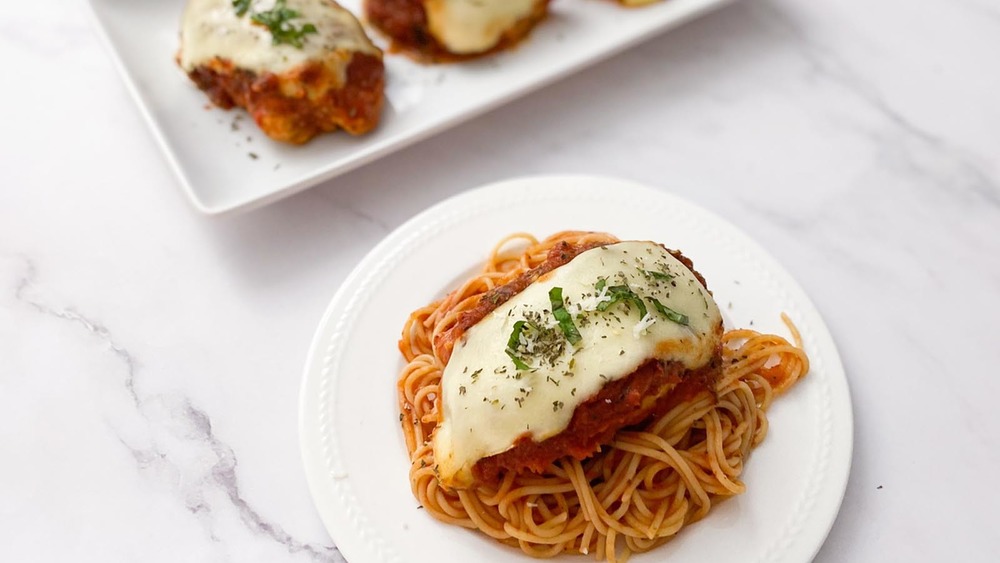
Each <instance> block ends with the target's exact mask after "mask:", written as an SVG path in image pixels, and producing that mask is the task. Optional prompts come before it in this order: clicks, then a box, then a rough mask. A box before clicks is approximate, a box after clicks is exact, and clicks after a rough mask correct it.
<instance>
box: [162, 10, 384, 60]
mask: <svg viewBox="0 0 1000 563" xmlns="http://www.w3.org/2000/svg"><path fill="white" fill-rule="evenodd" d="M274 5H275V0H253V1H251V3H250V6H251V7H250V10H249V11H248V12H247V13H246V14H244V15H243V16H238V15H236V10H235V8H234V7H233V3H232V0H189V2H188V4H187V7H186V8H185V10H184V16H183V18H182V20H181V50H180V54H179V56H178V62H179V63H180V66H181V68H183V69H184V70H185V71H186V72H190V71H192V70H194V69H195V68H197V67H199V66H201V65H204V64H207V63H208V62H210V61H212V60H213V59H216V58H218V59H224V60H229V61H231V62H232V63H233V65H234V66H235V67H236V68H240V69H244V70H249V71H253V72H255V73H263V72H271V73H274V74H280V73H283V72H286V71H288V70H290V69H293V68H295V67H297V66H300V65H302V64H304V63H306V62H308V61H317V60H318V61H323V62H324V63H326V64H328V65H333V66H336V67H338V68H337V70H339V71H340V73H341V77H342V78H343V75H344V72H345V69H346V66H347V64H348V63H349V62H350V59H351V55H352V54H353V53H355V52H362V53H368V54H371V55H374V56H381V53H380V51H379V50H378V49H377V48H376V47H375V46H374V45H373V44H372V42H371V41H370V40H369V39H368V37H367V36H366V35H365V32H364V30H363V29H362V28H361V24H359V23H358V21H357V19H355V17H354V16H353V15H352V14H351V13H350V12H349V11H347V10H345V9H344V8H342V7H340V6H339V5H338V4H336V3H335V2H332V1H330V0H287V1H286V3H285V6H286V7H287V8H288V9H291V10H295V11H296V12H298V13H299V17H297V18H294V19H292V20H290V21H289V23H291V24H292V25H294V26H295V27H297V28H301V27H302V26H304V25H305V24H312V25H314V26H315V27H316V33H310V34H306V35H304V36H303V45H302V47H301V48H298V47H295V46H293V45H288V44H280V45H274V44H273V42H272V37H271V32H270V31H268V29H267V28H266V27H264V26H263V25H259V24H256V23H254V22H253V21H252V20H251V15H252V14H253V13H259V12H262V11H267V10H270V9H271V8H273V7H274Z"/></svg>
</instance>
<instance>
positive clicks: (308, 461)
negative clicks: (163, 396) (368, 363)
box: [299, 174, 854, 562]
mask: <svg viewBox="0 0 1000 563" xmlns="http://www.w3.org/2000/svg"><path fill="white" fill-rule="evenodd" d="M581 181H582V182H590V183H601V184H612V185H615V186H620V187H623V188H627V189H633V190H638V191H644V192H646V193H647V194H648V195H650V196H652V197H657V198H662V199H664V200H665V201H668V202H670V203H672V204H680V205H682V206H687V207H689V208H692V209H695V210H697V211H699V212H701V213H703V214H704V216H705V217H706V218H709V219H711V220H714V221H718V225H722V226H724V227H726V228H728V229H730V230H731V233H732V234H735V235H739V237H740V241H739V242H740V243H741V244H743V245H745V246H746V248H748V249H750V250H751V251H752V252H753V257H754V258H755V259H757V260H759V261H763V262H764V264H763V265H764V266H766V268H765V269H766V270H767V271H768V273H769V274H771V275H777V276H778V277H779V278H781V279H780V280H779V282H778V283H779V285H780V289H781V290H782V291H789V292H791V293H792V294H794V302H795V303H796V305H798V306H799V307H800V309H801V311H802V312H803V314H806V315H808V316H809V317H811V318H810V321H811V320H812V319H815V320H816V321H817V323H810V325H809V327H808V328H809V331H811V333H812V335H813V337H814V341H816V344H815V345H816V346H820V344H822V346H823V349H824V351H827V350H828V351H829V352H830V353H829V354H828V355H824V357H823V359H824V360H825V364H824V366H823V371H824V373H826V374H827V375H828V376H829V377H827V378H825V379H824V380H826V381H827V383H828V387H829V389H827V391H828V392H827V394H826V398H827V400H830V401H833V399H829V397H830V396H831V395H833V396H834V399H835V400H836V401H835V402H836V403H837V404H834V405H831V407H830V408H829V409H827V410H826V414H827V416H828V418H829V416H830V415H831V413H834V414H836V415H837V416H838V417H839V418H838V420H836V421H835V422H836V424H834V423H833V422H827V424H828V425H829V426H830V434H831V438H830V445H829V447H828V448H827V450H826V454H827V457H833V456H830V455H829V454H830V453H831V452H832V453H836V454H837V455H836V457H834V459H832V460H831V463H829V464H828V465H827V466H826V468H825V471H824V472H823V475H824V476H827V475H828V476H829V478H828V479H827V480H826V482H827V483H828V484H829V483H833V484H834V485H835V490H834V491H833V493H832V494H831V492H830V489H826V490H823V491H820V490H818V489H815V487H814V488H813V490H811V493H812V494H811V495H810V496H812V497H816V496H818V495H820V494H822V495H823V496H824V498H825V507H826V511H824V512H823V513H822V514H821V515H820V516H819V518H820V521H819V522H814V523H813V525H812V526H811V527H810V532H809V533H808V534H807V535H808V536H809V537H808V538H807V539H806V540H802V539H801V535H806V534H802V532H803V530H801V529H796V530H794V531H795V532H797V533H799V534H800V535H798V536H796V537H797V538H798V539H797V540H796V541H791V543H793V544H799V545H800V546H802V545H803V544H805V547H804V550H803V549H800V550H799V551H800V554H801V555H803V556H804V558H803V559H802V560H803V561H809V560H811V559H812V558H813V557H815V555H816V554H817V553H818V552H819V550H820V548H821V547H822V545H823V544H824V542H825V540H826V538H827V536H828V535H829V533H830V530H831V529H832V527H833V525H834V523H835V521H836V518H837V515H838V513H839V510H840V507H841V505H842V503H843V499H844V496H845V494H846V490H847V485H848V480H849V476H850V471H851V466H852V460H853V447H854V437H853V433H854V417H853V405H852V401H851V395H850V386H849V381H848V379H847V376H846V372H845V370H844V367H843V362H842V360H841V357H840V352H839V350H838V348H837V346H836V343H835V341H834V339H833V336H832V334H830V331H829V328H828V327H827V326H826V323H825V321H824V320H823V317H822V316H821V315H820V313H819V311H818V309H817V308H816V306H815V304H814V303H813V302H812V300H811V299H810V298H809V296H808V294H806V292H805V290H804V289H803V288H802V287H801V286H800V285H799V284H798V282H797V281H796V280H795V279H794V278H793V277H792V276H791V274H790V273H789V272H788V271H787V270H786V269H785V268H784V267H783V266H782V265H781V264H780V263H779V262H778V261H777V260H776V259H775V258H774V257H773V256H772V255H771V254H770V253H768V252H767V250H766V249H764V248H763V247H762V246H761V245H760V244H758V243H757V242H756V241H755V240H754V239H753V238H751V237H750V236H748V235H747V234H746V233H745V232H743V231H742V230H741V229H740V228H739V227H737V226H736V225H734V224H733V223H731V222H729V221H728V220H726V219H724V218H723V217H721V216H719V215H717V214H715V213H713V212H712V211H709V210H708V209H705V208H704V207H702V206H700V205H698V204H696V203H693V202H691V201H690V200H687V199H685V198H682V197H680V196H678V195H676V194H672V193H670V192H667V191H663V190H658V189H654V188H651V187H649V186H647V185H644V184H641V183H637V182H632V181H628V180H622V179H618V178H612V177H607V176H595V175H579V174H553V175H539V176H522V177H516V178H511V179H507V180H502V181H498V182H492V183H489V184H486V185H483V186H480V187H478V188H474V189H472V190H468V191H465V192H462V193H459V194H457V195H455V196H452V197H450V198H447V199H445V200H443V201H441V202H439V203H437V204H435V205H432V206H430V207H428V208H427V209H425V210H424V211H422V212H420V213H418V214H417V215H415V216H414V217H412V218H411V219H409V220H408V221H406V222H404V223H403V224H402V225H400V226H399V227H397V228H396V229H395V230H393V231H392V232H391V233H390V234H389V235H387V236H386V237H384V238H383V239H382V240H381V241H380V242H379V243H378V244H377V245H376V246H375V247H373V248H372V249H371V250H370V251H369V252H368V253H367V254H366V256H365V257H364V258H363V259H362V260H361V261H360V262H359V263H358V264H357V266H356V267H355V268H354V269H353V270H352V271H351V273H350V274H349V275H348V276H347V277H346V278H345V280H344V282H343V283H342V284H341V285H340V287H339V288H338V289H337V291H336V292H335V294H334V296H333V298H332V299H331V300H330V302H329V304H328V305H327V307H326V309H325V311H324V313H323V316H322V318H321V320H320V322H319V325H318V327H317V329H316V331H315V333H314V335H313V338H312V341H311V343H310V347H309V352H308V354H307V356H306V362H305V366H304V372H303V376H302V382H301V387H300V396H299V438H300V453H301V455H302V460H303V466H304V469H305V472H306V477H307V482H308V485H309V489H310V493H311V496H312V498H313V502H314V505H315V506H316V509H317V512H318V513H319V515H320V518H321V520H322V521H323V524H324V527H325V528H326V530H327V532H328V533H329V534H330V536H331V538H333V539H334V541H335V543H336V545H337V547H338V549H342V544H343V545H347V546H348V549H347V552H349V553H350V554H351V557H352V559H348V560H349V561H352V562H354V561H368V560H371V559H370V558H369V557H362V552H363V550H362V548H361V547H360V546H358V545H357V544H358V543H359V542H360V541H370V539H364V540H359V541H358V542H356V541H355V538H354V537H352V536H350V535H348V534H347V533H346V531H341V532H339V533H338V532H335V531H334V530H335V529H337V528H338V526H337V524H342V523H343V518H341V517H339V516H336V515H335V514H334V513H340V512H357V511H358V509H357V507H356V506H353V507H352V506H346V507H344V509H343V510H340V509H336V508H330V509H324V506H323V503H322V502H321V498H322V497H330V496H331V494H332V491H331V490H329V487H330V479H331V478H332V479H333V480H334V482H336V481H340V480H344V481H348V480H349V479H348V478H347V475H346V473H345V474H344V475H337V474H336V471H333V472H332V473H331V472H327V471H325V470H321V469H320V468H321V467H322V466H324V465H326V464H327V463H329V461H330V458H329V457H327V458H325V459H324V458H322V457H321V456H320V455H319V453H318V449H317V448H316V447H315V446H316V443H313V442H312V439H313V438H314V437H315V436H316V435H318V434H319V433H320V432H319V427H318V425H315V424H314V423H315V414H316V412H317V411H316V409H315V408H313V407H316V406H317V404H316V403H317V401H322V398H321V397H320V396H319V395H317V394H315V393H314V391H315V390H316V388H315V384H314V383H315V380H316V379H317V378H321V377H322V376H323V375H324V374H323V372H324V371H325V370H324V369H322V368H323V366H325V365H327V364H328V362H329V361H330V356H325V357H324V355H323V354H324V349H326V348H328V347H329V342H328V340H329V337H330V336H331V334H329V333H336V332H337V331H336V330H333V329H334V328H335V325H336V324H340V323H343V322H344V317H346V316H348V313H349V312H350V310H351V308H350V305H351V303H350V302H349V301H350V300H351V299H352V298H356V296H357V295H356V294H357V291H358V290H360V289H364V287H363V286H357V283H358V282H359V281H360V280H361V278H363V277H365V276H367V275H371V274H372V269H373V268H374V267H375V266H377V265H378V263H379V262H380V261H384V260H385V259H386V258H387V256H386V254H387V253H388V254H391V253H392V248H393V247H394V246H397V245H398V243H399V242H400V240H404V239H406V238H408V237H410V236H416V235H415V234H414V233H419V231H420V230H422V229H429V228H431V227H432V226H433V225H434V218H435V217H441V216H442V215H443V214H442V211H446V210H448V209H452V208H461V207H462V206H463V205H467V204H468V203H470V202H474V201H475V200H476V199H478V198H481V197H484V195H485V194H488V193H489V192H492V191H503V190H505V189H506V190H509V189H511V187H512V186H522V185H532V184H540V185H544V184H559V183H569V182H581ZM713 226H714V225H713ZM790 299H791V297H790ZM338 311H339V318H334V317H335V315H338ZM334 321H339V323H335V322H334ZM317 366H319V367H320V368H321V369H317ZM329 379H335V377H332V378H326V379H325V381H329ZM322 381H324V379H321V380H320V382H322ZM325 392H326V390H325V389H324V390H323V391H322V392H321V393H320V395H322V394H323V393H325ZM321 416H322V413H321ZM325 453H326V454H327V455H328V456H329V452H325ZM824 463H826V462H824ZM816 486H817V487H818V485H816ZM335 487H336V485H335ZM341 498H342V499H345V500H346V498H345V497H341ZM803 502H805V501H803ZM815 510H816V508H815V507H813V508H812V509H811V511H808V510H807V511H805V512H804V513H803V512H802V511H801V510H799V511H798V512H799V513H801V514H802V516H800V517H799V518H798V520H799V521H801V520H804V519H805V518H806V517H808V516H809V515H810V514H811V513H812V512H815ZM357 517H358V516H357V515H356V514H355V515H354V516H350V517H349V520H351V521H354V522H355V523H356V518H357ZM813 518H816V517H815V516H813ZM335 520H336V522H335ZM800 523H801V522H800ZM794 527H795V526H790V528H794ZM355 531H357V530H355ZM791 533H792V530H786V531H784V532H783V537H782V538H778V539H776V540H775V542H774V543H775V544H777V543H779V541H778V540H785V541H784V543H786V544H787V543H789V541H790V540H787V537H789V536H790V535H791ZM360 535H365V534H360ZM335 536H339V537H335ZM338 539H339V540H340V541H339V542H338V541H337V540H338ZM376 541H378V540H376ZM369 547H370V546H369ZM375 547H376V552H378V553H379V555H378V557H377V559H376V560H377V561H396V560H399V559H398V556H395V557H394V556H393V555H392V551H391V550H389V551H384V550H383V549H382V548H381V547H380V546H378V545H375ZM774 549H784V548H782V547H778V548H775V547H774V546H772V547H770V548H768V550H766V551H773V550H774ZM342 553H344V556H345V557H347V553H345V552H343V550H342ZM364 553H366V554H369V555H370V554H371V550H370V549H369V550H365V551H364ZM765 554H766V553H765ZM354 557H356V558H357V559H353V558H354ZM794 560H795V561H798V559H794Z"/></svg>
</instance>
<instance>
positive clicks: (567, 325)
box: [549, 287, 580, 344]
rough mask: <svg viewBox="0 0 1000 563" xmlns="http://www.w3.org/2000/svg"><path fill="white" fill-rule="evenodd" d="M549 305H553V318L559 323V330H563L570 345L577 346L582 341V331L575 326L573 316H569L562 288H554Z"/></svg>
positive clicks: (550, 293) (551, 291)
mask: <svg viewBox="0 0 1000 563" xmlns="http://www.w3.org/2000/svg"><path fill="white" fill-rule="evenodd" d="M549 303H551V304H552V316H554V317H555V318H556V320H557V321H559V328H560V329H562V332H563V335H564V336H565V337H566V340H568V341H569V343H570V344H576V343H577V342H579V341H580V331H579V330H577V329H576V325H575V324H573V315H570V314H569V311H567V310H566V306H565V304H563V297H562V288H561V287H553V288H552V289H550V290H549Z"/></svg>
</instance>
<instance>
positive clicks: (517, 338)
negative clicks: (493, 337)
mask: <svg viewBox="0 0 1000 563" xmlns="http://www.w3.org/2000/svg"><path fill="white" fill-rule="evenodd" d="M527 324H528V323H527V322H525V321H517V322H516V323H514V330H512V331H511V333H510V338H509V339H508V340H507V349H506V350H505V351H506V352H507V355H508V356H510V359H511V360H512V361H513V362H514V367H516V368H517V369H530V368H529V367H528V364H526V363H524V360H522V359H521V358H519V357H518V356H517V345H518V344H519V343H520V342H521V332H523V331H524V327H525V326H527Z"/></svg>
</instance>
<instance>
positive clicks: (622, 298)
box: [595, 279, 646, 319]
mask: <svg viewBox="0 0 1000 563" xmlns="http://www.w3.org/2000/svg"><path fill="white" fill-rule="evenodd" d="M597 286H600V287H597ZM597 286H595V287H597V290H598V291H600V290H601V289H603V288H604V280H603V279H602V280H600V281H598V282H597ZM608 295H609V296H610V297H611V300H610V301H603V302H602V303H601V304H600V305H598V306H597V310H598V311H607V310H608V309H609V308H610V307H611V306H612V305H614V304H616V303H619V302H625V303H628V304H632V305H635V308H636V309H638V310H639V318H640V319H641V318H643V317H645V316H646V304H645V303H643V302H642V298H640V297H639V296H638V295H636V294H635V292H634V291H632V289H631V288H629V286H627V285H613V286H611V287H609V288H608Z"/></svg>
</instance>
